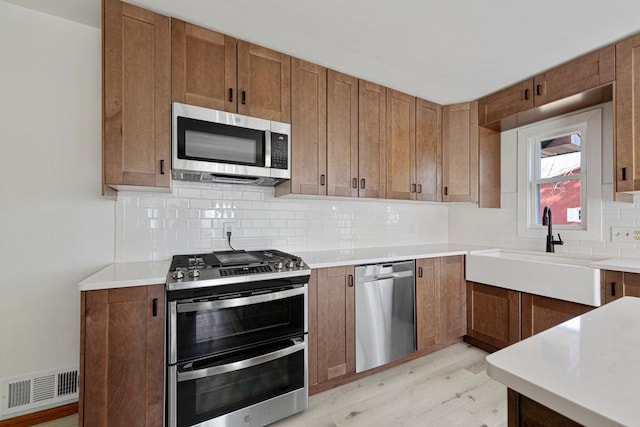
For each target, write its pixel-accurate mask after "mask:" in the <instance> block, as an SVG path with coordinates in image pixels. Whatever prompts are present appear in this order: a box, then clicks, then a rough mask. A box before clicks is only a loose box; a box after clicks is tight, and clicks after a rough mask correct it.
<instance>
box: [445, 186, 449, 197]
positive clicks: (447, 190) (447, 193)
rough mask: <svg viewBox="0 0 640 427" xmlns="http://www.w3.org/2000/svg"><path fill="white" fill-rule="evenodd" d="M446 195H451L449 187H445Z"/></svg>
mask: <svg viewBox="0 0 640 427" xmlns="http://www.w3.org/2000/svg"><path fill="white" fill-rule="evenodd" d="M444 195H445V196H448V195H449V187H444Z"/></svg>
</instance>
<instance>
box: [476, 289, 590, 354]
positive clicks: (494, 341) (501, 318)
mask: <svg viewBox="0 0 640 427" xmlns="http://www.w3.org/2000/svg"><path fill="white" fill-rule="evenodd" d="M594 308H595V307H592V306H589V305H584V304H578V303H575V302H570V301H563V300H559V299H555V298H549V297H543V296H540V295H533V294H528V293H525V292H518V291H512V290H509V289H504V288H500V287H496V286H489V285H484V284H480V283H475V282H467V335H466V336H465V341H466V342H468V343H469V344H472V345H475V346H476V347H479V348H481V349H483V350H485V351H488V352H493V351H497V350H500V349H501V348H504V347H507V346H508V345H511V344H514V343H516V342H518V341H520V340H522V339H525V338H528V337H530V336H532V335H534V334H537V333H538V332H542V331H544V330H545V329H549V328H552V327H554V326H556V325H559V324H560V323H562V322H564V321H566V320H569V319H572V318H574V317H576V316H579V315H581V314H584V313H586V312H587V311H589V310H592V309H594Z"/></svg>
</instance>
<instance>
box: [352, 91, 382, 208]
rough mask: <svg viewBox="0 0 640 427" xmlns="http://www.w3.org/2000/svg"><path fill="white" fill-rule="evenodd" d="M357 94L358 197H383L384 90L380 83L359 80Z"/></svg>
mask: <svg viewBox="0 0 640 427" xmlns="http://www.w3.org/2000/svg"><path fill="white" fill-rule="evenodd" d="M358 93H359V95H358V175H359V179H360V182H359V187H358V196H359V197H372V198H384V197H385V195H386V179H387V178H386V177H387V168H386V131H387V125H386V118H387V98H386V94H387V92H386V88H385V87H383V86H380V85H377V84H374V83H370V82H367V81H364V80H359V82H358Z"/></svg>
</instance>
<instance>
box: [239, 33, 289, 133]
mask: <svg viewBox="0 0 640 427" xmlns="http://www.w3.org/2000/svg"><path fill="white" fill-rule="evenodd" d="M290 85H291V57H289V56H288V55H285V54H283V53H279V52H276V51H273V50H270V49H267V48H264V47H261V46H256V45H253V44H251V43H247V42H244V41H241V40H238V91H239V93H238V95H239V98H238V112H239V113H240V114H244V115H246V116H253V117H260V118H263V119H267V120H275V121H278V122H284V123H290V122H291V88H290Z"/></svg>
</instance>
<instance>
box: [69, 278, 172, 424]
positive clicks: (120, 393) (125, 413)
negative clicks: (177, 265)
mask: <svg viewBox="0 0 640 427" xmlns="http://www.w3.org/2000/svg"><path fill="white" fill-rule="evenodd" d="M82 299H83V302H82V306H83V308H84V311H83V313H82V316H83V318H82V320H81V342H82V343H83V346H82V348H81V355H80V358H81V362H82V365H81V372H80V389H81V397H80V420H79V421H80V423H79V424H80V425H86V426H110V427H111V426H133V425H136V426H162V422H163V414H164V406H163V403H164V370H165V361H164V324H165V320H164V284H162V285H152V286H138V287H132V288H121V289H106V290H99V291H88V292H83V293H82ZM154 307H155V309H154Z"/></svg>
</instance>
